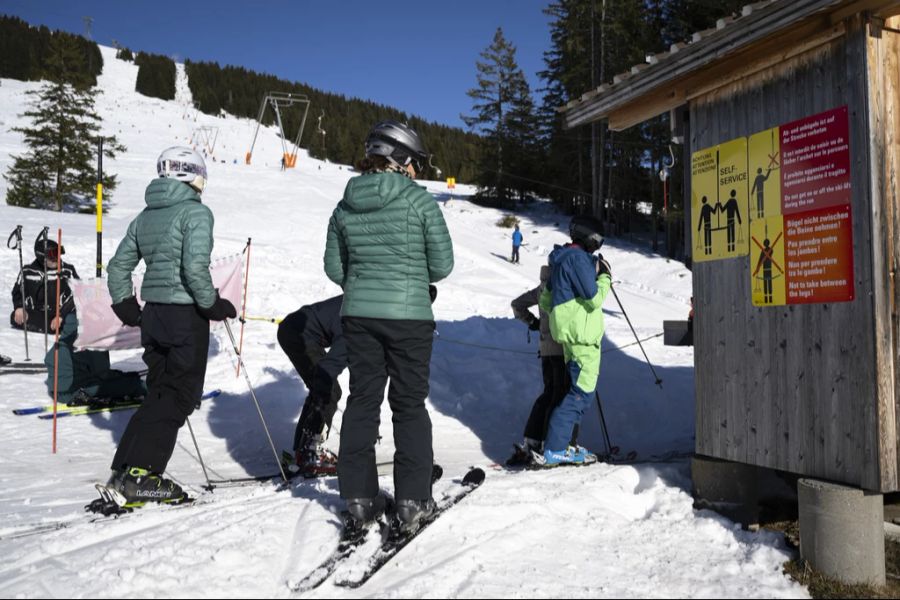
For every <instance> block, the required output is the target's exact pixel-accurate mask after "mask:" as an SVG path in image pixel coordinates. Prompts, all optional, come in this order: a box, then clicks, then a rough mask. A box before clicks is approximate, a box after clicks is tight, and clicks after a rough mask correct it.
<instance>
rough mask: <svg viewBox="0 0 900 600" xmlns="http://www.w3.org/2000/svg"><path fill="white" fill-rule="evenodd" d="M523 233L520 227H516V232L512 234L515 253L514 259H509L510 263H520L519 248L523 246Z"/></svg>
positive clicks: (513, 254)
mask: <svg viewBox="0 0 900 600" xmlns="http://www.w3.org/2000/svg"><path fill="white" fill-rule="evenodd" d="M522 239H523V238H522V232H521V231H519V226H518V225H516V230H515V231H513V234H512V242H513V251H512V258H510V259H509V262H513V263H518V262H519V246H521V245H522Z"/></svg>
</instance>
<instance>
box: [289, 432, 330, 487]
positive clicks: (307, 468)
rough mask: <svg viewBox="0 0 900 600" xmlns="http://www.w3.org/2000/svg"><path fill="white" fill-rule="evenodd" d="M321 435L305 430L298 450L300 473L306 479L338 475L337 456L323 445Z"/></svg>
mask: <svg viewBox="0 0 900 600" xmlns="http://www.w3.org/2000/svg"><path fill="white" fill-rule="evenodd" d="M324 442H325V440H324V438H323V437H322V436H321V435H317V434H312V433H308V432H306V431H304V432H303V435H302V436H301V438H300V448H298V449H297V451H296V461H297V467H298V468H299V473H300V475H302V476H303V477H305V478H306V479H312V478H314V477H328V476H334V475H337V456H335V454H334V452H332V451H331V450H326V449H325V447H324V446H323V443H324Z"/></svg>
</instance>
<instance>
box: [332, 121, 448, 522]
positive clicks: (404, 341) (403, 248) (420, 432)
mask: <svg viewBox="0 0 900 600" xmlns="http://www.w3.org/2000/svg"><path fill="white" fill-rule="evenodd" d="M427 164H428V154H427V152H426V151H425V147H424V145H423V144H422V141H421V139H420V138H419V136H418V134H417V133H416V132H415V131H414V130H413V129H412V128H410V127H409V126H407V125H405V124H403V123H398V122H396V121H384V122H381V123H378V124H377V125H375V127H374V128H373V129H372V130H371V131H370V132H369V135H368V137H367V139H366V159H365V160H364V161H363V162H362V163H361V164H360V165H359V168H360V170H361V171H362V172H363V173H362V175H360V176H358V177H354V178H353V179H351V180H350V181H349V183H348V184H347V188H346V190H345V192H344V198H343V200H341V202H340V204H338V206H337V208H336V209H335V210H334V214H333V215H332V217H331V221H330V223H329V225H328V241H327V246H326V250H325V272H326V274H327V275H328V277H329V278H330V279H331V280H332V281H333V282H335V283H336V284H338V285H340V286H341V287H342V288H343V289H344V302H343V306H342V309H341V315H342V317H343V321H342V326H343V332H344V339H345V340H346V344H347V353H348V359H349V360H348V362H349V366H350V397H349V399H348V401H347V409H346V411H345V412H344V417H343V422H342V425H341V444H340V453H339V456H338V481H339V484H340V492H341V497H342V498H344V499H345V500H346V502H347V510H348V513H349V514H350V517H348V518H347V519H346V520H345V523H344V525H345V534H346V535H348V536H352V535H355V532H358V531H360V530H361V528H362V526H363V525H364V524H365V523H367V522H371V521H372V520H374V519H375V518H377V517H378V515H379V514H380V513H381V512H382V511H383V508H384V497H383V496H381V495H380V494H379V489H378V474H377V471H376V468H375V440H376V438H377V436H378V424H379V414H380V406H381V402H382V400H383V399H384V388H385V385H386V384H387V380H388V378H390V380H391V384H390V389H389V391H388V402H389V403H390V406H391V411H392V412H393V423H394V440H395V445H396V452H395V455H394V483H395V496H396V512H397V516H398V518H399V520H400V522H401V524H402V526H403V527H405V528H415V527H417V525H418V523H419V522H420V521H421V519H423V518H425V517H427V516H428V515H430V514H431V512H432V511H433V509H434V500H433V499H432V497H431V474H432V464H433V454H434V453H433V449H432V440H431V420H430V418H429V416H428V410H427V409H426V407H425V398H426V397H427V396H428V374H429V368H430V362H431V345H432V340H433V336H434V314H433V313H432V311H431V296H430V295H429V291H428V286H429V284H430V283H434V282H437V281H440V280H441V279H443V278H445V277H447V276H448V275H449V274H450V271H451V270H452V269H453V245H452V243H451V240H450V234H449V232H448V230H447V225H446V223H445V222H444V217H443V214H442V213H441V209H440V208H439V207H438V205H437V203H436V202H435V200H434V198H433V197H432V196H431V194H429V193H428V192H427V191H425V190H424V189H423V188H422V187H420V186H418V185H416V183H415V181H413V179H414V178H415V176H416V175H417V174H420V173H422V172H423V171H424V169H425V168H426V166H427Z"/></svg>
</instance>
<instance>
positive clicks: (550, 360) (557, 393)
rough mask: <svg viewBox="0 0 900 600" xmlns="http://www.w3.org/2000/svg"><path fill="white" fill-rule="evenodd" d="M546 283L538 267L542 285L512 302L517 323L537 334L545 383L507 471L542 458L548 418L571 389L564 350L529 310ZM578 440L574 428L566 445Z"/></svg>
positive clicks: (546, 274)
mask: <svg viewBox="0 0 900 600" xmlns="http://www.w3.org/2000/svg"><path fill="white" fill-rule="evenodd" d="M549 280H550V267H549V266H547V265H544V266H543V267H541V284H540V285H539V286H537V287H536V288H534V289H531V290H528V291H527V292H525V293H524V294H522V295H521V296H519V297H518V298H516V299H515V300H513V301H512V310H513V314H514V315H515V317H516V319H518V320H520V321H522V322H523V323H525V324H526V325H528V329H529V330H531V331H538V332H540V336H541V338H540V357H541V374H542V376H543V379H544V390H543V391H542V392H541V395H540V396H538V397H537V398H536V399H535V401H534V404H533V405H532V407H531V412H530V413H529V415H528V421H526V423H525V434H524V438H525V439H524V440H523V442H522V443H521V444H513V454H512V456H510V457H509V459H508V460H507V461H506V464H507V466H510V467H523V466H527V465H529V464H531V462H532V456H533V455H532V452H536V453H538V454H543V452H544V450H543V446H544V439H545V438H546V437H547V426H548V425H549V423H550V415H551V414H552V412H553V409H554V408H556V407H557V406H559V404H560V403H561V402H562V399H563V398H565V396H566V394H567V393H568V391H569V387H570V386H571V382H570V380H569V372H568V369H566V361H565V359H564V358H563V348H562V346H561V345H559V343H558V342H557V341H556V340H554V339H553V336H551V335H550V321H549V315H548V314H547V313H546V312H544V311H543V310H540V309H539V310H538V313H539V314H540V317H536V316H534V313H532V312H531V310H529V309H530V308H531V307H533V306H538V303H539V302H540V299H541V293H542V292H543V291H544V289H545V288H546V287H547V282H548V281H549ZM577 439H578V425H575V427H574V428H573V429H572V439H571V441H570V444H569V445H571V446H577V445H578V442H577Z"/></svg>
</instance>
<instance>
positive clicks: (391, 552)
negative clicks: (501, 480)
mask: <svg viewBox="0 0 900 600" xmlns="http://www.w3.org/2000/svg"><path fill="white" fill-rule="evenodd" d="M483 482H484V471H482V470H481V469H479V468H473V469H471V470H470V471H469V472H468V473H466V476H465V477H463V479H462V481H461V482H460V484H459V485H460V486H461V487H460V489H459V490H457V491H456V492H454V493H451V494H449V495H447V496H445V497H444V499H443V500H442V501H441V502H439V503H438V506H437V508H436V509H435V511H434V513H432V514H431V516H429V517H428V518H427V519H425V520H424V521H422V523H421V524H420V525H419V527H418V528H417V529H416V530H415V531H412V532H410V533H402V532H400V530H399V528H398V522H397V519H396V517H394V518H393V519H392V522H391V527H390V531H389V534H388V537H387V539H386V540H385V541H384V542H382V544H381V547H380V548H379V549H378V551H377V552H376V553H375V554H374V555H373V556H372V557H371V558H369V560H368V564H367V565H366V570H365V572H364V573H363V574H362V576H360V577H358V578H356V579H343V580H339V581H335V585H339V586H341V587H348V588H358V587H361V586H362V585H364V584H365V583H366V582H367V581H368V580H369V579H370V578H371V577H372V576H373V575H375V574H376V573H377V572H378V571H379V570H381V568H382V567H384V565H386V564H387V563H388V562H390V560H391V559H392V558H394V556H396V555H397V554H398V553H399V552H400V551H401V550H403V549H404V548H405V547H406V546H407V545H409V543H410V542H412V541H413V540H414V539H416V537H418V536H419V534H421V533H422V532H423V531H425V529H427V528H428V526H429V525H431V524H432V523H434V522H435V521H436V520H437V519H438V518H440V516H441V515H442V514H444V513H445V512H447V510H449V509H450V508H452V507H453V506H455V505H456V504H458V503H459V502H460V501H462V500H463V499H464V498H465V497H466V496H468V495H469V494H471V493H472V492H473V491H475V490H476V489H478V487H479V486H481V484H482V483H483Z"/></svg>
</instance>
